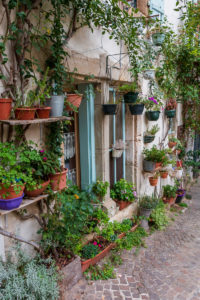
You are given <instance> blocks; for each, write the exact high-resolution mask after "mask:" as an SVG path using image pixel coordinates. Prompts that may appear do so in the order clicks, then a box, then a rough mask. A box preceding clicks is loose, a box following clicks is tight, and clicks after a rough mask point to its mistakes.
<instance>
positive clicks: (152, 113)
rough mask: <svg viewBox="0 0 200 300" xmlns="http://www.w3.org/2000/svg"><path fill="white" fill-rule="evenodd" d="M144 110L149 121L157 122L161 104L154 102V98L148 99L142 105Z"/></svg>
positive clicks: (158, 101) (157, 101)
mask: <svg viewBox="0 0 200 300" xmlns="http://www.w3.org/2000/svg"><path fill="white" fill-rule="evenodd" d="M144 105H145V108H146V110H147V111H146V116H147V119H148V120H149V121H157V120H158V119H159V116H160V109H161V107H162V102H161V101H160V100H156V99H155V98H154V97H149V98H148V100H146V101H145V103H144Z"/></svg>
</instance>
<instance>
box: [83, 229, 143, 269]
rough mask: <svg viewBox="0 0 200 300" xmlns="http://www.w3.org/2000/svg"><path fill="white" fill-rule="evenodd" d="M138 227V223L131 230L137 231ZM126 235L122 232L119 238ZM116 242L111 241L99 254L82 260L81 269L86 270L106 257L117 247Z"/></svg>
mask: <svg viewBox="0 0 200 300" xmlns="http://www.w3.org/2000/svg"><path fill="white" fill-rule="evenodd" d="M137 227H138V225H137V224H136V225H134V226H133V227H132V228H131V230H130V231H131V232H133V231H135V230H136V228H137ZM125 235H126V233H124V232H123V233H121V234H119V235H118V238H119V239H122V238H123V237H124V236H125ZM88 243H89V242H88ZM115 246H116V244H115V243H111V244H110V245H108V246H107V247H106V248H105V249H104V250H103V251H101V252H100V253H99V254H97V255H96V256H95V257H93V258H90V259H87V260H85V261H82V262H81V269H82V272H85V271H86V270H87V269H88V268H89V266H90V265H92V266H93V265H95V264H96V263H97V262H99V261H100V260H101V259H102V258H104V257H105V256H106V255H107V254H108V253H109V251H110V250H111V249H113V248H115Z"/></svg>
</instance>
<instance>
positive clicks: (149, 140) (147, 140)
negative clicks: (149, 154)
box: [144, 135, 155, 144]
mask: <svg viewBox="0 0 200 300" xmlns="http://www.w3.org/2000/svg"><path fill="white" fill-rule="evenodd" d="M154 139H155V135H145V136H144V143H145V144H149V143H152V142H153V141H154Z"/></svg>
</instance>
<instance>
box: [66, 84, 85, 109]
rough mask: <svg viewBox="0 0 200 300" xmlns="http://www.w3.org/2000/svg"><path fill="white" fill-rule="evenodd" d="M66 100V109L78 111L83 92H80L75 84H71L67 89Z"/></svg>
mask: <svg viewBox="0 0 200 300" xmlns="http://www.w3.org/2000/svg"><path fill="white" fill-rule="evenodd" d="M66 92H67V95H66V102H65V109H66V110H67V111H77V110H78V108H79V106H80V105H81V101H82V99H83V94H80V93H79V92H78V90H77V89H76V87H75V85H73V84H70V87H69V88H68V89H67V90H66Z"/></svg>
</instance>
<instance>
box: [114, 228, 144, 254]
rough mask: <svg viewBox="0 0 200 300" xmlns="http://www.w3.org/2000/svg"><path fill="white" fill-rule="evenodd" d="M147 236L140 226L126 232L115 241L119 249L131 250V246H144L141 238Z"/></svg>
mask: <svg viewBox="0 0 200 300" xmlns="http://www.w3.org/2000/svg"><path fill="white" fill-rule="evenodd" d="M146 236H147V233H146V231H145V230H144V228H142V227H138V228H137V229H136V230H135V231H134V232H128V233H127V234H126V236H125V237H123V238H122V239H118V240H117V241H116V244H117V246H118V247H119V249H126V250H131V249H132V248H133V247H136V248H140V247H141V246H144V245H145V244H144V242H143V238H144V237H146Z"/></svg>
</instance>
